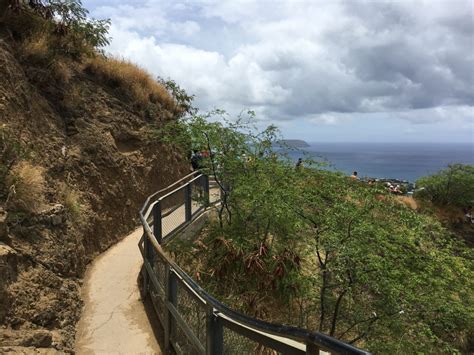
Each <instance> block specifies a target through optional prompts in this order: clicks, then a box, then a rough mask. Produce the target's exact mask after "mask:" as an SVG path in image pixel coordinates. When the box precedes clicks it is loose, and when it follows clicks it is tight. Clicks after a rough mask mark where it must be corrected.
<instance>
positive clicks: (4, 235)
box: [0, 207, 9, 242]
mask: <svg viewBox="0 0 474 355" xmlns="http://www.w3.org/2000/svg"><path fill="white" fill-rule="evenodd" d="M7 216H8V213H7V211H5V210H4V209H3V208H2V207H0V241H4V242H8V241H9V237H8V226H7Z"/></svg>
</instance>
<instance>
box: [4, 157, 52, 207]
mask: <svg viewBox="0 0 474 355" xmlns="http://www.w3.org/2000/svg"><path fill="white" fill-rule="evenodd" d="M7 186H8V187H9V190H10V197H9V202H8V203H9V205H10V206H11V207H12V208H13V209H17V210H23V211H28V212H37V211H39V210H40V209H41V207H42V206H43V205H44V193H45V179H44V169H43V168H41V167H39V166H35V165H32V164H31V163H30V162H27V161H22V162H20V163H18V164H16V165H15V166H14V167H13V168H12V170H11V171H10V174H9V176H8V177H7Z"/></svg>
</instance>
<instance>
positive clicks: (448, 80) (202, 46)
mask: <svg viewBox="0 0 474 355" xmlns="http://www.w3.org/2000/svg"><path fill="white" fill-rule="evenodd" d="M83 4H84V6H85V7H86V8H87V9H89V11H90V15H91V16H92V17H95V18H110V19H111V21H112V26H111V28H110V36H111V37H112V41H111V44H110V45H109V46H108V47H107V48H106V51H107V52H108V53H110V54H111V55H114V56H116V57H120V58H125V59H129V60H130V61H132V62H134V63H136V64H138V65H140V66H141V67H143V68H145V69H147V70H148V71H149V72H150V73H151V74H153V76H160V77H163V78H165V79H166V78H171V79H173V80H175V81H176V82H177V83H178V84H179V85H180V86H181V87H182V88H184V89H185V90H186V91H187V92H188V93H190V94H194V95H195V96H196V99H195V105H196V106H197V107H198V108H199V109H200V110H202V111H209V110H212V109H214V108H219V109H224V110H226V111H227V112H228V113H229V115H230V116H231V117H236V116H237V115H238V114H239V113H240V112H245V111H247V110H253V111H255V112H256V115H257V120H258V125H259V126H261V127H264V126H266V125H269V124H275V125H276V126H278V127H279V128H280V130H281V132H282V134H283V136H284V137H285V138H299V139H305V140H307V141H311V142H316V141H321V142H341V141H349V142H357V141H358V142H468V143H471V144H472V145H473V147H474V1H472V0H407V1H404V0H397V1H382V0H380V1H374V0H372V1H358V0H346V1H338V0H325V1H317V0H311V1H309V0H308V1H306V0H304V1H290V0H287V1H286V0H273V1H266V0H260V1H256V0H233V1H226V0H220V1H204V0H202V1H184V2H179V1H172V0H170V1H168V0H163V1H161V0H135V1H132V0H121V1H119V0H98V1H92V0H84V1H83Z"/></svg>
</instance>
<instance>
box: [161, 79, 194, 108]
mask: <svg viewBox="0 0 474 355" xmlns="http://www.w3.org/2000/svg"><path fill="white" fill-rule="evenodd" d="M157 81H158V83H160V84H161V85H162V86H163V87H164V88H165V89H166V90H168V93H169V94H170V95H171V96H172V97H173V98H174V100H175V102H176V108H177V109H178V111H179V115H180V117H184V116H186V115H194V114H196V113H197V108H195V107H194V106H193V101H194V95H189V94H188V93H187V92H186V91H185V90H184V89H183V88H181V87H180V86H179V85H178V84H177V83H176V81H174V80H172V79H170V78H168V79H166V80H165V79H163V78H161V77H158V78H157Z"/></svg>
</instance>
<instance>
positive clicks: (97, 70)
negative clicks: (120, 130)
mask: <svg viewBox="0 0 474 355" xmlns="http://www.w3.org/2000/svg"><path fill="white" fill-rule="evenodd" d="M86 70H87V71H89V72H90V73H92V74H94V75H95V76H96V77H97V78H98V79H100V80H101V81H103V82H105V83H107V84H108V85H109V86H111V87H114V88H118V89H120V91H121V92H122V94H124V95H126V96H128V97H129V98H130V99H131V100H132V101H133V102H134V104H136V105H137V106H138V107H140V108H145V107H147V106H148V105H149V104H150V103H155V104H157V103H159V104H161V106H163V107H164V108H166V109H168V110H174V109H175V106H176V105H175V102H174V99H173V98H172V97H171V95H170V94H169V93H168V91H167V90H166V89H165V88H164V87H163V86H162V85H161V84H159V83H158V82H157V81H156V80H154V79H153V78H152V77H151V76H150V74H148V73H147V72H146V71H145V70H143V69H141V68H139V67H138V66H136V65H134V64H132V63H130V62H128V61H126V60H122V59H115V58H105V57H103V56H96V57H93V58H90V59H89V60H88V62H87V64H86Z"/></svg>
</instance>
